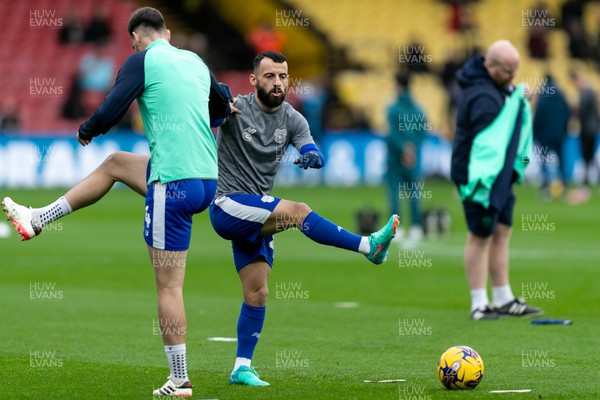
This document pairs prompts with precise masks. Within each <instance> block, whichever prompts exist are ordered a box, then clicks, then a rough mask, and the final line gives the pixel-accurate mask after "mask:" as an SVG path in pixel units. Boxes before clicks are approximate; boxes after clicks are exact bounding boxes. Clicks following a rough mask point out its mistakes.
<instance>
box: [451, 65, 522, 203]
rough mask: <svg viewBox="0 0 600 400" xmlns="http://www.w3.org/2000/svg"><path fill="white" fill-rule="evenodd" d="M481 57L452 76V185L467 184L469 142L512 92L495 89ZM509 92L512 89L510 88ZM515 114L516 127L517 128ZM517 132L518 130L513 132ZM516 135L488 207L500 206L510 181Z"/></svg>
mask: <svg viewBox="0 0 600 400" xmlns="http://www.w3.org/2000/svg"><path fill="white" fill-rule="evenodd" d="M483 61H484V59H483V57H481V56H477V57H473V58H471V59H469V60H467V62H466V63H465V64H464V65H463V67H462V68H461V69H460V70H459V71H458V72H457V73H456V80H457V81H458V84H459V86H460V88H461V93H460V96H459V101H458V108H457V115H456V132H455V134H454V144H453V147H452V165H451V170H450V176H451V178H452V181H453V182H454V183H455V184H456V185H465V184H467V182H468V178H469V176H468V172H469V157H470V152H471V146H472V145H473V139H474V138H475V136H476V135H477V134H478V133H479V132H481V131H482V130H483V129H485V128H486V127H487V126H489V125H490V124H491V123H492V122H493V121H494V119H495V118H496V117H497V116H498V114H499V113H500V110H501V109H502V107H503V106H504V103H505V101H506V99H507V97H508V96H509V95H510V93H511V91H512V90H507V89H504V88H501V87H499V86H498V85H496V83H495V82H494V81H493V80H492V78H491V77H490V76H489V74H488V72H487V70H486V69H485V67H484V65H483ZM511 89H512V88H511ZM520 121H521V116H520V115H519V118H518V121H517V126H519V125H520V123H521V122H520ZM517 132H519V133H520V130H517ZM519 136H520V135H519V134H514V135H513V137H512V139H511V142H510V144H509V146H508V151H507V157H506V162H505V165H504V169H503V171H502V172H501V173H500V175H499V176H498V178H497V179H496V183H495V184H494V188H493V189H492V196H491V199H490V200H491V203H492V206H496V207H502V205H503V202H504V201H503V199H505V198H506V193H507V191H509V190H510V185H511V184H512V182H513V181H514V179H515V177H514V176H513V163H514V160H515V157H516V152H517V147H518V143H519Z"/></svg>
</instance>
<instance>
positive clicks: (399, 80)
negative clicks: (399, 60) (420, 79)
mask: <svg viewBox="0 0 600 400" xmlns="http://www.w3.org/2000/svg"><path fill="white" fill-rule="evenodd" d="M396 84H397V85H398V86H401V87H402V88H403V89H405V90H406V89H408V87H409V85H410V76H409V74H408V73H406V72H398V73H397V74H396Z"/></svg>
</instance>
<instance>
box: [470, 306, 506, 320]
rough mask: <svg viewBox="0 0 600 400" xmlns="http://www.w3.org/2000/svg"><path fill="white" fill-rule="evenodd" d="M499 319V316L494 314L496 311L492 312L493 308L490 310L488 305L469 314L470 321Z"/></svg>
mask: <svg viewBox="0 0 600 400" xmlns="http://www.w3.org/2000/svg"><path fill="white" fill-rule="evenodd" d="M499 318H500V314H498V313H497V312H496V310H494V309H493V308H491V307H490V306H489V305H488V306H485V307H482V308H477V309H475V310H473V312H472V313H471V319H473V320H476V321H478V320H480V319H499Z"/></svg>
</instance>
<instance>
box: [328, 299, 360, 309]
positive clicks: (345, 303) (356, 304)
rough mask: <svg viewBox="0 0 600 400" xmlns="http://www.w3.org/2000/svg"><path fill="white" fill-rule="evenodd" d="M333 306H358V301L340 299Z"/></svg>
mask: <svg viewBox="0 0 600 400" xmlns="http://www.w3.org/2000/svg"><path fill="white" fill-rule="evenodd" d="M333 306H334V307H335V308H358V303H357V302H355V301H339V302H337V303H335V304H334V305H333Z"/></svg>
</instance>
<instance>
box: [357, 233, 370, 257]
mask: <svg viewBox="0 0 600 400" xmlns="http://www.w3.org/2000/svg"><path fill="white" fill-rule="evenodd" d="M358 252H359V253H362V254H369V253H370V252H371V245H370V244H369V237H368V236H363V237H362V239H360V244H359V245H358Z"/></svg>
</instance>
